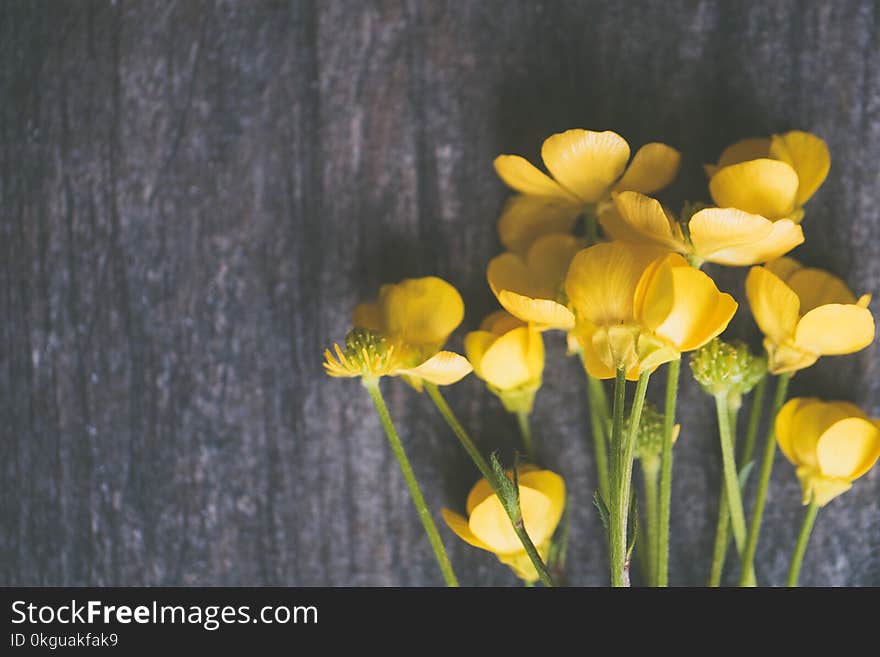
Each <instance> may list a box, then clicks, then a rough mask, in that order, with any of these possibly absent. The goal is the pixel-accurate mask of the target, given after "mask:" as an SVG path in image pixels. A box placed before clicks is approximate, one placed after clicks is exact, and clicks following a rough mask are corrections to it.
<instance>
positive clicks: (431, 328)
mask: <svg viewBox="0 0 880 657" xmlns="http://www.w3.org/2000/svg"><path fill="white" fill-rule="evenodd" d="M379 306H380V308H381V310H382V326H383V328H384V330H386V331H387V332H388V335H389V336H390V337H392V338H396V339H400V340H402V341H403V342H405V343H407V344H410V345H431V346H434V347H435V348H439V347H440V346H442V345H443V344H444V343H445V342H446V340H447V339H448V338H449V335H450V334H451V333H452V332H453V331H454V330H455V329H456V327H457V326H458V325H459V324H461V320H462V319H464V302H463V301H462V299H461V295H460V294H459V293H458V290H456V289H455V288H454V287H453V286H452V285H450V284H449V283H447V282H446V281H444V280H443V279H442V278H437V277H436V276H427V277H425V278H408V279H405V280H403V281H401V282H400V283H398V284H396V285H386V286H383V287H382V290H381V291H380V293H379Z"/></svg>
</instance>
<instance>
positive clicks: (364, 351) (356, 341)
mask: <svg viewBox="0 0 880 657" xmlns="http://www.w3.org/2000/svg"><path fill="white" fill-rule="evenodd" d="M463 318H464V303H463V302H462V300H461V296H460V295H459V293H458V291H457V290H456V289H455V288H454V287H453V286H452V285H450V284H449V283H447V282H446V281H444V280H442V279H440V278H437V277H434V276H428V277H426V278H408V279H405V280H403V281H401V282H400V283H397V284H393V285H383V286H382V288H381V289H380V290H379V300H378V301H377V302H376V303H370V304H361V305H359V306H358V307H357V308H355V310H354V313H353V315H352V320H353V323H354V325H355V328H354V329H353V330H352V331H351V332H350V333H349V334H348V336H347V338H346V345H345V349H344V350H343V349H340V347H339V345H333V347H334V351H335V355H334V353H333V352H331V351H330V350H329V349H327V350H326V351H325V352H324V359H325V360H324V368H325V370H326V371H327V374H329V375H330V376H337V377H356V376H362V377H367V378H375V377H380V376H398V375H399V376H403V377H404V378H405V379H406V380H407V381H408V382H409V383H410V384H411V385H412V386H413V387H415V388H416V389H417V390H420V389H421V387H422V381H423V380H424V381H429V382H431V383H436V384H438V385H449V384H451V383H455V382H456V381H458V380H460V379H461V378H463V377H464V376H466V375H467V374H468V373H470V372H471V370H472V368H471V365H470V363H468V362H467V360H466V359H465V358H464V357H463V356H460V355H458V354H456V353H453V352H451V351H441V348H442V347H443V345H444V344H445V343H446V341H447V340H448V339H449V336H450V334H451V333H452V332H453V331H454V330H455V329H456V327H457V326H458V325H459V324H461V320H462V319H463Z"/></svg>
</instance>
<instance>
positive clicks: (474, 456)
mask: <svg viewBox="0 0 880 657" xmlns="http://www.w3.org/2000/svg"><path fill="white" fill-rule="evenodd" d="M425 390H427V391H428V396H429V397H430V398H431V401H433V402H434V405H435V406H436V407H437V410H439V411H440V415H442V416H443V419H444V420H446V423H447V424H448V425H449V427H450V428H451V429H452V432H453V433H454V434H455V436H456V437H457V438H458V440H459V442H460V443H461V445H462V447H464V450H465V451H466V452H467V453H468V456H470V457H471V460H472V461H473V462H474V465H476V466H477V468H478V469H479V471H480V474H482V475H483V478H484V479H485V480H486V481H488V482H489V485H490V486H491V487H492V490H493V491H495V494H496V495H497V496H498V499H499V500H501V499H502V496H501V487H500V484H499V482H498V479H496V477H495V473H494V472H493V470H492V468H490V467H489V463H488V462H487V461H486V459H484V458H483V455H482V454H480V451H479V450H478V449H477V447H476V445H474V441H473V440H471V438H470V436H469V435H468V434H467V431H465V430H464V427H463V426H461V422H459V421H458V418H457V417H455V413H453V412H452V409H451V408H449V404H447V403H446V400H445V399H444V398H443V395H441V394H440V390H439V388H437V385H436V384H434V383H428V382H427V381H426V382H425ZM502 506H504V505H502ZM505 511H507V515H508V516H509V517H510V522H511V525H512V526H513V530H514V532H516V535H517V536H518V537H519V540H520V542H521V543H522V546H523V549H524V550H525V551H526V554H527V555H528V556H529V559H530V560H531V562H532V565H533V566H534V567H535V571H537V573H538V577H540V579H541V581H542V582H543V583H544V586H554V584H553V578H552V577H551V576H550V571H549V570H547V566H546V564H545V563H544V560H543V559H541V555H540V554H539V553H538V550H537V548H536V547H535V544H534V543H533V542H532V539H531V537H530V536H529V535H528V533H527V532H526V530H525V526H524V525H523V522H522V518H521V517H520V518H517V517H516V516H515V515H514V514H511V510H510V509H507V508H506V507H505Z"/></svg>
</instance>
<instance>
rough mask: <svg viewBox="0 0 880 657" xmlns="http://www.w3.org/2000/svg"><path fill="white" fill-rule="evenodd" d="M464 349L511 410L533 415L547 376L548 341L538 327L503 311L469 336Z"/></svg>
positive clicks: (477, 369)
mask: <svg viewBox="0 0 880 657" xmlns="http://www.w3.org/2000/svg"><path fill="white" fill-rule="evenodd" d="M464 349H465V353H466V354H467V358H468V360H469V361H470V362H471V365H473V367H474V374H476V375H477V376H478V377H479V378H481V379H483V381H485V382H486V384H487V385H488V387H489V389H490V390H491V391H492V392H494V393H495V394H496V395H498V397H499V398H500V399H501V401H502V402H503V403H504V407H505V408H506V409H507V410H508V411H510V412H511V413H517V412H525V413H531V411H532V405H533V403H534V400H535V393H536V392H537V391H538V389H539V388H540V387H541V377H542V375H543V373H544V340H543V338H542V337H541V334H540V333H539V332H538V331H537V330H536V329H535V328H534V327H532V326H530V325H528V324H526V323H525V322H523V321H522V320H519V319H517V318H516V317H514V316H513V315H511V314H510V313H508V312H507V311H504V310H499V311H497V312H494V313H492V314H491V315H489V316H488V317H486V319H484V320H483V323H482V324H481V325H480V330H479V331H471V332H470V333H468V334H467V335H466V336H465V339H464Z"/></svg>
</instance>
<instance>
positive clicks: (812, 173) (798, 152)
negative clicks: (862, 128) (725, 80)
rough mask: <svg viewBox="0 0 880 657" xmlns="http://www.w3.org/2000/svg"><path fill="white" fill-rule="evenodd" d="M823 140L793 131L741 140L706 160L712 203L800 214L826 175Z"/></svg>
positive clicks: (775, 215) (795, 217)
mask: <svg viewBox="0 0 880 657" xmlns="http://www.w3.org/2000/svg"><path fill="white" fill-rule="evenodd" d="M830 167H831V155H830V154H829V152H828V145H827V144H826V143H825V142H824V141H823V140H822V139H820V138H819V137H817V136H815V135H812V134H810V133H808V132H801V131H799V130H793V131H791V132H787V133H785V134H784V135H773V136H772V137H771V138H770V139H754V138H753V139H744V140H742V141H739V142H737V143H735V144H733V145H731V146H729V147H728V148H727V149H725V151H724V152H723V153H722V154H721V158H720V159H719V160H718V164H717V166H711V165H707V167H706V171H707V173H709V175H710V176H711V178H710V180H709V192H710V194H711V195H712V199H713V200H714V201H715V203H716V205H718V206H720V207H722V208H738V209H740V210H743V211H744V212H748V213H750V214H757V215H761V216H762V217H766V218H768V219H770V220H774V221H775V220H777V219H786V218H787V219H791V220H792V221H794V222H799V221H800V220H801V219H803V216H804V212H803V206H804V204H805V203H806V202H807V201H808V200H809V199H810V197H811V196H813V194H815V193H816V190H817V189H819V186H820V185H821V184H822V182H823V181H824V180H825V177H826V176H827V175H828V170H829V169H830Z"/></svg>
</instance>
